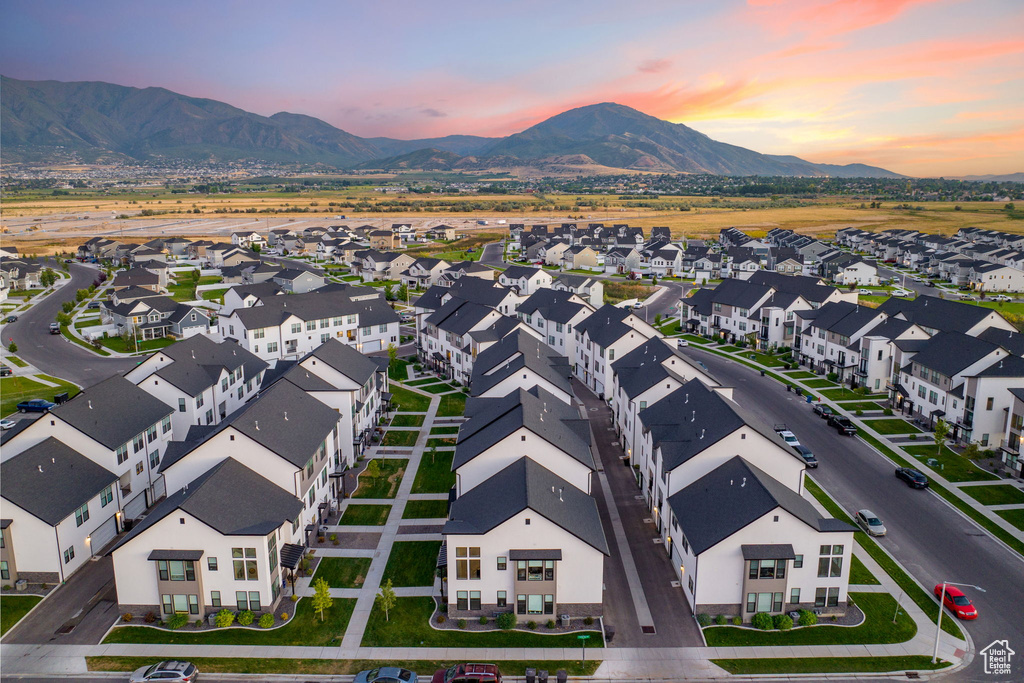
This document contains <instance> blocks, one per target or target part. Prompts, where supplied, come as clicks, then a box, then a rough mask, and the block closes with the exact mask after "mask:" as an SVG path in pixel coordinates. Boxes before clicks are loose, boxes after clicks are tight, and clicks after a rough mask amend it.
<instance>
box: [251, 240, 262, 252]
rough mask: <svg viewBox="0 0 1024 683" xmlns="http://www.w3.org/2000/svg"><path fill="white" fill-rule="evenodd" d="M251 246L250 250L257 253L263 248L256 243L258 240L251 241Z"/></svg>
mask: <svg viewBox="0 0 1024 683" xmlns="http://www.w3.org/2000/svg"><path fill="white" fill-rule="evenodd" d="M251 248H252V250H253V251H254V252H256V253H257V254H258V253H260V251H262V250H263V248H262V247H261V246H260V245H259V243H258V242H253V243H252V247H251Z"/></svg>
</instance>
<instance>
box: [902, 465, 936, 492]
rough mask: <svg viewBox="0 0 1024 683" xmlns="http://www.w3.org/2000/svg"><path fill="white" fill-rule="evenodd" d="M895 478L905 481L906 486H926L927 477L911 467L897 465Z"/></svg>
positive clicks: (919, 487) (915, 487)
mask: <svg viewBox="0 0 1024 683" xmlns="http://www.w3.org/2000/svg"><path fill="white" fill-rule="evenodd" d="M896 478H897V479H902V480H903V481H905V482H907V486H909V487H910V488H912V489H923V488H928V477H926V476H924V475H923V474H921V473H920V472H918V471H917V470H915V469H914V468H912V467H897V468H896Z"/></svg>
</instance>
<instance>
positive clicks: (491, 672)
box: [430, 664, 501, 683]
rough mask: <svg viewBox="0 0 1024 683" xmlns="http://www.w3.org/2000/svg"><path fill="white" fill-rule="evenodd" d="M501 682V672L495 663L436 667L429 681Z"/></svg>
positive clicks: (456, 682) (459, 682) (435, 682)
mask: <svg viewBox="0 0 1024 683" xmlns="http://www.w3.org/2000/svg"><path fill="white" fill-rule="evenodd" d="M470 681H472V682H473V683H501V672H500V671H498V666H497V665H496V664H456V665H455V666H450V667H448V668H447V669H438V670H437V671H435V672H434V677H433V678H432V679H430V683H470Z"/></svg>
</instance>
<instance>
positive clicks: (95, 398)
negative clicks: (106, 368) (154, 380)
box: [51, 375, 174, 450]
mask: <svg viewBox="0 0 1024 683" xmlns="http://www.w3.org/2000/svg"><path fill="white" fill-rule="evenodd" d="M51 412H52V413H53V414H54V415H55V416H57V417H59V418H60V419H61V420H63V421H64V422H67V423H68V424H70V425H71V426H72V427H74V428H75V429H77V430H78V431H80V432H82V433H84V434H86V435H88V436H89V437H91V438H93V439H95V440H96V441H98V442H100V443H101V444H103V445H104V446H106V447H107V448H109V449H111V450H115V449H116V448H117V447H118V446H121V445H122V444H125V443H128V442H129V441H131V440H132V439H133V438H135V437H136V436H138V435H139V434H141V433H143V432H145V431H146V429H148V428H149V427H150V426H151V425H154V424H157V423H158V422H160V420H162V419H163V418H165V417H167V416H168V415H171V414H172V413H173V412H174V409H173V408H171V407H170V406H168V405H167V404H166V403H164V402H163V401H161V400H160V399H158V398H156V397H155V396H153V395H151V394H150V393H148V392H146V391H144V390H142V389H140V388H138V387H137V386H135V385H134V384H132V383H131V382H129V381H128V380H126V379H125V378H124V377H121V376H120V375H115V376H113V377H111V378H110V379H105V380H103V381H102V382H100V383H99V384H94V385H93V386H91V387H89V388H88V389H85V390H84V391H82V393H80V394H78V395H77V396H75V397H74V398H73V399H71V400H70V401H68V402H67V403H64V404H62V405H59V406H57V407H56V408H54V409H53V410H52V411H51Z"/></svg>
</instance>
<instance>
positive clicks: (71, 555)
mask: <svg viewBox="0 0 1024 683" xmlns="http://www.w3.org/2000/svg"><path fill="white" fill-rule="evenodd" d="M73 559H75V546H73V545H72V546H68V549H67V550H65V551H64V564H67V563H68V562H70V561H71V560H73Z"/></svg>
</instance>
